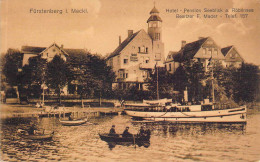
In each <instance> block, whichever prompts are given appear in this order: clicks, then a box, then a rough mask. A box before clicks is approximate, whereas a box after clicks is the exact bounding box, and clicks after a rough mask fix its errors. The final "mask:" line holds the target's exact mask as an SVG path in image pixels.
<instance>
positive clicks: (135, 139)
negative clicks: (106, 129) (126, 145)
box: [99, 134, 150, 143]
mask: <svg viewBox="0 0 260 162" xmlns="http://www.w3.org/2000/svg"><path fill="white" fill-rule="evenodd" d="M99 136H100V138H101V140H103V141H106V142H116V143H117V142H133V143H136V142H144V141H149V140H150V138H149V137H138V136H137V135H134V136H130V137H122V136H121V135H118V136H110V135H109V134H99Z"/></svg>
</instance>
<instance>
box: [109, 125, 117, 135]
mask: <svg viewBox="0 0 260 162" xmlns="http://www.w3.org/2000/svg"><path fill="white" fill-rule="evenodd" d="M115 127H116V126H115V125H112V128H111V129H110V131H109V135H115V134H116V130H115Z"/></svg>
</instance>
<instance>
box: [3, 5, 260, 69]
mask: <svg viewBox="0 0 260 162" xmlns="http://www.w3.org/2000/svg"><path fill="white" fill-rule="evenodd" d="M154 5H155V6H156V8H157V9H158V10H159V11H160V17H161V18H162V20H163V22H162V41H163V42H164V44H165V56H167V54H168V52H169V51H178V50H179V49H180V46H181V41H182V40H185V41H187V42H192V41H196V40H198V38H199V37H208V36H210V37H211V38H213V40H215V42H216V44H217V45H218V46H219V47H221V48H223V47H227V46H230V45H234V46H235V48H236V49H237V50H238V52H239V53H240V55H241V56H242V57H243V58H244V60H245V61H246V62H248V63H254V64H257V65H260V63H259V60H260V53H259V51H260V37H259V35H260V11H259V10H260V0H218V1H216V0H155V1H152V0H0V7H1V10H0V15H1V18H0V22H1V30H0V34H1V39H0V47H1V48H0V52H1V53H3V52H6V50H7V49H8V48H18V49H20V48H21V46H23V45H29V46H39V47H47V46H50V45H51V44H52V43H54V42H55V43H57V44H58V45H61V44H63V45H64V48H81V49H82V48H84V49H88V50H90V51H91V52H92V53H98V54H101V55H106V54H108V53H111V52H113V50H114V49H115V48H116V47H117V46H118V42H119V40H118V39H119V36H121V37H122V40H124V39H125V38H126V37H127V30H134V32H136V31H138V30H140V29H144V30H145V31H147V23H146V21H147V19H148V18H149V16H150V14H149V12H150V11H151V9H152V8H153V7H154ZM185 8H186V9H190V10H191V9H201V10H202V11H203V10H204V8H207V9H215V8H216V9H220V8H221V9H223V12H210V13H205V12H200V13H198V12H195V13H192V12H190V13H185V14H188V15H190V14H193V15H195V16H194V17H193V18H176V13H169V12H167V9H178V10H179V12H178V13H177V14H182V15H183V14H184V13H183V10H184V9H185ZM232 8H239V9H241V8H243V9H253V12H236V14H237V17H236V18H226V16H225V14H235V13H234V12H231V10H232ZM42 9H47V10H48V9H51V10H62V11H63V13H62V14H58V13H33V12H32V11H33V10H42ZM66 9H67V11H68V13H65V11H66ZM71 9H86V10H87V13H70V11H71ZM225 9H228V12H225ZM197 14H200V16H202V18H196V15H197ZM204 14H211V15H218V16H217V18H203V15H204ZM240 14H248V16H247V18H241V17H240ZM220 16H222V17H220Z"/></svg>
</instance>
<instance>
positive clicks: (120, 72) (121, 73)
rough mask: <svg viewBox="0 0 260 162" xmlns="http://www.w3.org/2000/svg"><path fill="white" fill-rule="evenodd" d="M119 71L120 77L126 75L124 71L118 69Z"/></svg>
mask: <svg viewBox="0 0 260 162" xmlns="http://www.w3.org/2000/svg"><path fill="white" fill-rule="evenodd" d="M118 73H119V78H123V77H124V74H123V71H121V70H120V71H118Z"/></svg>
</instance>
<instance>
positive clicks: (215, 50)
mask: <svg viewBox="0 0 260 162" xmlns="http://www.w3.org/2000/svg"><path fill="white" fill-rule="evenodd" d="M210 58H212V60H213V61H215V62H220V63H221V64H222V65H225V56H224V55H223V54H222V52H221V48H220V47H219V46H218V45H217V44H216V43H215V41H214V40H213V39H212V38H211V37H206V38H203V37H200V38H199V40H197V41H194V42H191V43H186V41H182V45H181V49H180V50H179V51H178V52H172V51H170V52H169V54H168V56H167V59H166V61H165V67H166V69H167V70H168V71H169V72H170V73H174V72H175V71H176V69H177V68H178V67H179V66H180V65H181V63H182V62H183V61H185V60H190V59H194V60H198V61H200V62H201V63H203V66H204V67H205V70H207V66H208V63H209V59H210Z"/></svg>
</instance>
